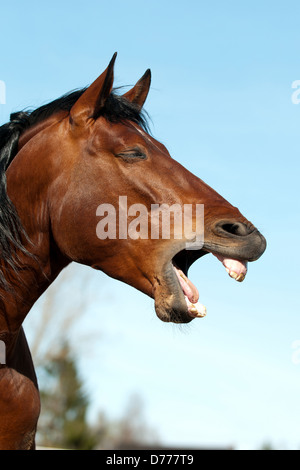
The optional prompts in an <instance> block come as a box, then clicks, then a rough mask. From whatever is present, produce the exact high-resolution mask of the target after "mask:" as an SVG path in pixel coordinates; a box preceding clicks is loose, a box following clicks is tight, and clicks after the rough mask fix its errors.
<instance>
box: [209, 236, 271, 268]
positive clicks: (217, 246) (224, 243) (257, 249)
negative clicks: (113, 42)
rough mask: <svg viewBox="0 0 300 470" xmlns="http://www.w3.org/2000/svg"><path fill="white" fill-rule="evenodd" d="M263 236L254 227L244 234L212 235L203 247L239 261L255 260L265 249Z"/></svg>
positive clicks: (265, 244)
mask: <svg viewBox="0 0 300 470" xmlns="http://www.w3.org/2000/svg"><path fill="white" fill-rule="evenodd" d="M266 247H267V242H266V239H265V237H264V236H263V235H262V234H261V233H260V232H259V231H258V230H257V229H254V230H253V231H252V232H251V233H249V234H248V235H246V236H242V237H241V236H237V235H234V234H229V235H227V236H221V237H220V236H218V237H213V238H212V240H211V241H210V242H206V243H205V249H206V250H207V251H208V252H211V253H214V254H220V255H222V256H227V257H229V258H233V259H237V260H240V261H249V262H252V261H257V260H258V259H259V258H260V257H261V256H262V254H263V253H264V251H265V250H266Z"/></svg>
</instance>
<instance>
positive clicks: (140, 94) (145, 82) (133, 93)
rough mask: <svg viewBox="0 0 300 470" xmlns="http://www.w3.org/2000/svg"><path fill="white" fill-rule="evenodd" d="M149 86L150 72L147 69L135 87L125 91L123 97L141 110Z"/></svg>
mask: <svg viewBox="0 0 300 470" xmlns="http://www.w3.org/2000/svg"><path fill="white" fill-rule="evenodd" d="M150 84H151V70H150V69H148V70H146V72H145V73H144V75H143V76H142V78H141V79H140V80H139V81H138V82H137V83H136V84H135V86H134V87H133V88H132V89H131V90H129V91H127V93H125V94H124V95H123V97H124V98H126V99H127V100H128V101H131V102H132V103H135V104H137V105H138V106H139V107H140V108H142V107H143V105H144V103H145V101H146V98H147V96H148V93H149V89H150Z"/></svg>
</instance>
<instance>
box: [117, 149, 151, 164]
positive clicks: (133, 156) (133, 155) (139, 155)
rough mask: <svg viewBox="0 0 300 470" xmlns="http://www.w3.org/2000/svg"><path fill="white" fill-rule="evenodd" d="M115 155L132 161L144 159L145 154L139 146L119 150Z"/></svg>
mask: <svg viewBox="0 0 300 470" xmlns="http://www.w3.org/2000/svg"><path fill="white" fill-rule="evenodd" d="M116 157H119V158H122V159H123V160H125V161H129V162H130V161H134V160H137V159H139V160H145V159H146V158H147V155H146V154H145V153H144V152H143V151H142V150H141V149H139V148H133V149H130V150H126V151H124V152H120V153H117V154H116Z"/></svg>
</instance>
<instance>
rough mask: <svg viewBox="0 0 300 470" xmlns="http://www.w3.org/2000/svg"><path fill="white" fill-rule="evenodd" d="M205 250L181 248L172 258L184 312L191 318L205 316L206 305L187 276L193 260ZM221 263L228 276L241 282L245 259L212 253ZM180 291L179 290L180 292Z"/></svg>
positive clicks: (243, 275)
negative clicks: (184, 306)
mask: <svg viewBox="0 0 300 470" xmlns="http://www.w3.org/2000/svg"><path fill="white" fill-rule="evenodd" d="M207 253H208V252H207V251H205V250H198V251H187V250H182V251H180V252H179V253H177V254H176V255H175V256H174V257H173V259H172V268H173V271H174V273H175V274H176V277H177V279H178V281H179V285H180V289H179V295H181V294H183V296H184V299H185V304H186V313H187V315H188V316H189V317H191V318H203V317H205V316H206V307H205V306H204V305H203V304H201V303H200V302H199V292H198V289H197V287H196V286H195V285H194V284H193V283H192V282H191V280H190V279H189V278H188V276H187V273H188V269H189V268H190V266H191V265H192V264H193V262H194V261H195V260H196V259H198V258H200V257H202V256H204V255H205V254H207ZM212 254H213V255H214V256H216V258H217V259H218V260H219V261H220V262H221V263H222V264H223V266H224V267H225V269H226V271H227V273H228V274H229V276H230V277H232V278H233V279H235V280H236V281H238V282H242V281H243V280H244V279H245V276H246V274H247V261H239V260H237V259H232V258H228V257H225V256H222V255H220V254H217V253H212ZM180 291H181V292H180Z"/></svg>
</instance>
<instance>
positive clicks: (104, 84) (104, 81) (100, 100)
mask: <svg viewBox="0 0 300 470" xmlns="http://www.w3.org/2000/svg"><path fill="white" fill-rule="evenodd" d="M116 57H117V53H116V52H115V53H114V55H113V57H112V59H111V61H110V63H109V65H108V67H107V69H106V70H105V71H104V72H103V73H102V75H100V77H98V78H97V79H96V80H95V81H94V82H93V83H92V84H91V85H90V86H89V87H88V88H87V90H86V91H85V92H84V93H83V94H82V95H81V97H80V98H78V100H77V101H76V103H75V104H74V105H73V107H72V108H71V111H70V123H71V124H72V125H74V124H75V125H79V126H84V125H85V124H86V122H87V120H88V119H89V118H92V119H95V117H96V116H97V115H98V113H99V112H100V111H101V109H102V108H103V107H104V105H105V102H106V100H107V98H108V97H109V95H110V93H111V90H112V87H113V82H114V64H115V60H116Z"/></svg>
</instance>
